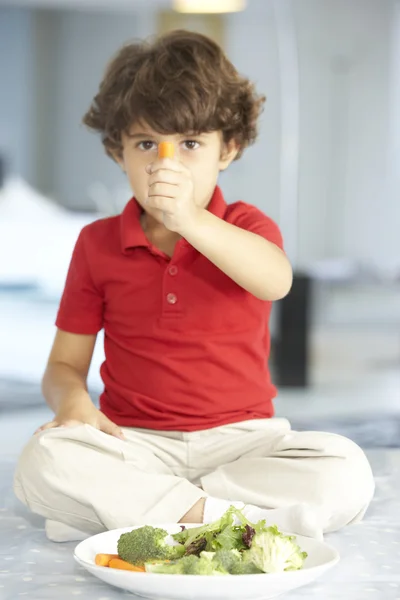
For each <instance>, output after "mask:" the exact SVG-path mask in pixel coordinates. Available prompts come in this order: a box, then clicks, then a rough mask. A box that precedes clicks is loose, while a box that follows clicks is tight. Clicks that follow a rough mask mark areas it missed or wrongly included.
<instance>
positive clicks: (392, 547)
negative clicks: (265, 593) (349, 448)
mask: <svg viewBox="0 0 400 600" xmlns="http://www.w3.org/2000/svg"><path fill="white" fill-rule="evenodd" d="M368 457H369V459H370V461H371V464H372V467H373V470H374V473H375V477H376V482H377V492H376V496H375V498H374V501H373V502H372V505H371V507H370V509H369V511H368V514H367V517H366V519H365V521H364V522H363V523H362V524H360V525H356V526H353V527H348V528H347V529H344V530H343V531H341V532H338V533H334V534H330V535H328V536H326V540H327V541H328V542H329V543H330V544H331V545H333V546H335V547H336V548H337V549H338V550H339V552H340V554H341V557H342V560H341V562H340V563H339V565H338V566H337V567H335V568H334V569H332V570H331V571H329V572H328V573H327V574H326V575H325V576H324V577H323V578H321V579H320V580H318V581H317V582H316V583H315V584H313V585H309V586H306V587H304V588H300V589H298V590H295V591H293V592H290V593H288V594H286V595H285V596H284V598H287V600H300V599H305V598H307V600H313V599H317V598H318V600H321V599H322V598H323V599H324V600H325V599H327V600H330V599H336V598H337V599H339V598H340V600H368V599H371V600H378V599H379V600H400V450H394V449H392V450H388V449H382V450H370V451H369V452H368ZM13 470H14V461H13V460H11V459H10V460H8V461H7V460H4V459H3V461H2V462H0V600H18V599H19V598H23V597H24V596H25V597H27V598H29V600H47V599H51V600H53V599H54V598H57V600H71V599H73V598H75V597H76V598H82V599H83V598H84V599H85V600H121V599H123V598H128V597H129V598H134V597H135V596H133V595H132V594H128V593H126V592H123V591H119V590H115V589H114V588H111V587H109V586H107V585H106V584H103V583H102V582H100V581H99V580H97V579H96V578H94V577H92V576H91V575H90V574H88V573H87V572H86V571H85V570H84V569H82V568H81V567H79V566H78V565H77V564H76V563H75V561H74V560H73V556H72V555H73V549H74V547H75V544H74V543H68V544H53V543H51V542H48V541H47V540H46V537H45V534H44V529H43V520H42V519H41V518H40V517H36V516H33V515H30V514H28V512H27V511H26V510H25V508H24V507H23V506H22V505H20V504H19V503H18V502H17V501H16V500H14V497H13V495H12V492H11V481H12V473H13ZM224 600H229V598H226V599H224Z"/></svg>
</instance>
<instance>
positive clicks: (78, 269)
mask: <svg viewBox="0 0 400 600" xmlns="http://www.w3.org/2000/svg"><path fill="white" fill-rule="evenodd" d="M86 234H87V230H86V228H84V229H83V230H82V231H81V233H80V234H79V237H78V240H77V242H76V244H75V248H74V251H73V253H72V258H71V262H70V265H69V269H68V274H67V279H66V282H65V287H64V292H63V295H62V297H61V302H60V306H59V309H58V314H57V319H56V326H57V327H58V328H59V329H62V330H63V331H68V332H69V333H78V334H88V335H89V334H96V333H98V332H99V331H100V330H101V329H102V328H103V306H104V302H103V295H102V293H101V292H100V291H99V289H98V288H97V287H96V286H95V284H94V283H93V279H92V276H91V273H90V266H89V261H88V256H87V251H86V240H85V237H86Z"/></svg>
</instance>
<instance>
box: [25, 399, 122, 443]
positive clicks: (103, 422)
mask: <svg viewBox="0 0 400 600" xmlns="http://www.w3.org/2000/svg"><path fill="white" fill-rule="evenodd" d="M83 424H87V425H91V426H92V427H95V428H96V429H98V430H99V431H103V432H104V433H108V435H112V436H114V437H117V438H119V439H121V440H125V439H126V438H125V436H124V434H123V433H122V431H121V429H120V428H119V427H118V425H116V424H115V423H113V422H112V421H110V419H108V418H107V417H106V416H105V415H103V413H102V412H100V411H99V410H98V409H97V408H96V407H94V406H93V408H91V409H89V410H87V409H86V410H79V408H75V409H72V410H71V409H69V410H64V411H60V412H59V414H57V415H56V416H55V417H54V419H53V421H50V422H49V423H45V424H44V425H42V427H39V429H37V430H36V431H35V435H36V434H37V433H39V432H40V431H45V430H46V429H53V428H56V427H76V426H78V425H83Z"/></svg>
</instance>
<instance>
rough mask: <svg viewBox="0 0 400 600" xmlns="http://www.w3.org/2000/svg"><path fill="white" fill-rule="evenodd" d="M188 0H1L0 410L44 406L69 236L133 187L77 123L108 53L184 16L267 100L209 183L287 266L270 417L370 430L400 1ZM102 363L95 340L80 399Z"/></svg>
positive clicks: (388, 375)
mask: <svg viewBox="0 0 400 600" xmlns="http://www.w3.org/2000/svg"><path fill="white" fill-rule="evenodd" d="M177 4H178V3H176V5H175V9H176V8H177ZM183 4H184V2H181V3H180V7H178V8H180V9H181V10H182V11H184V10H190V8H191V7H190V5H191V4H192V5H193V2H192V3H191V2H190V0H189V1H188V2H187V3H186V4H187V6H186V7H184V6H182V5H183ZM197 4H200V8H201V9H203V10H205V13H203V14H191V13H190V12H178V11H177V10H174V6H173V2H172V0H112V1H111V0H0V165H1V168H0V186H1V187H0V412H3V414H4V413H5V411H6V410H7V411H10V410H21V409H24V410H26V411H28V410H31V409H33V408H35V407H38V406H39V405H40V404H41V403H42V399H41V397H40V389H39V384H40V379H41V376H42V373H43V370H44V367H45V363H46V360H47V356H48V353H49V350H50V346H51V343H52V339H53V336H54V333H55V328H54V319H55V315H56V311H57V305H58V301H59V299H60V295H61V293H62V288H63V284H64V278H65V274H66V270H67V267H68V262H69V259H70V255H71V252H72V248H73V245H74V242H75V240H76V238H77V235H78V232H79V230H80V229H81V228H82V227H83V226H84V225H85V224H86V223H88V222H90V221H92V220H94V219H97V218H99V217H102V216H107V215H111V214H115V213H117V212H119V211H120V210H121V209H122V208H123V206H124V204H125V203H126V202H127V201H128V200H129V198H130V191H129V189H128V186H127V183H126V181H125V178H124V176H123V175H122V173H121V171H120V169H118V168H117V167H116V165H115V164H114V163H113V162H112V161H111V160H110V159H109V158H107V157H106V156H105V154H104V153H103V148H102V145H101V143H100V140H99V139H98V138H97V137H96V136H95V135H93V134H91V133H89V132H87V131H86V130H85V128H84V127H83V126H82V125H81V118H82V115H83V114H84V112H85V111H86V109H87V108H88V106H89V104H90V102H91V99H92V97H93V96H94V94H95V93H96V90H97V87H98V84H99V82H100V79H101V77H102V73H103V71H104V68H105V65H106V64H107V62H108V60H109V59H110V58H111V56H112V55H113V54H114V53H115V52H116V51H117V50H118V49H119V47H120V46H121V45H122V44H123V43H124V42H126V41H129V40H133V39H137V38H143V37H147V36H149V35H155V34H158V33H163V32H165V31H167V30H169V29H175V28H187V29H193V30H197V31H200V32H202V33H205V34H208V35H210V36H212V37H214V39H216V40H217V41H218V42H219V43H220V44H221V45H222V46H223V47H224V49H225V51H226V52H227V54H228V56H229V57H230V59H231V60H232V61H233V62H234V64H235V65H236V66H237V68H238V70H239V71H240V72H242V73H243V74H245V75H247V76H248V77H250V78H251V79H253V80H254V81H255V82H256V84H257V87H258V89H259V91H260V92H262V93H264V94H266V95H267V98H268V100H267V105H266V110H265V112H264V115H263V119H262V125H261V131H260V138H259V141H258V143H257V144H256V145H255V146H254V147H252V148H251V149H249V150H248V151H246V153H245V155H244V157H243V159H242V160H241V161H239V162H238V163H236V164H234V165H232V167H231V168H230V169H229V171H228V173H227V174H224V175H223V176H222V177H221V186H222V188H223V190H224V192H225V195H226V198H227V200H228V201H236V200H238V199H243V200H245V201H247V202H250V203H253V204H255V205H257V206H258V207H259V208H260V209H262V210H263V211H265V212H266V213H267V214H268V215H270V216H271V217H272V218H274V219H275V220H276V221H277V222H278V223H279V224H280V226H281V228H282V231H283V234H284V239H285V242H286V250H287V252H288V254H289V256H290V258H291V260H292V262H293V265H294V267H295V272H296V279H295V284H294V288H293V293H292V294H291V295H290V296H289V297H288V299H287V300H285V301H283V302H281V303H277V305H276V306H275V308H274V313H273V319H272V325H271V327H272V331H273V338H274V344H273V352H272V358H271V366H272V370H273V373H274V377H275V381H276V382H277V383H278V384H279V389H280V393H279V398H278V400H277V402H276V409H277V414H279V415H285V416H289V417H290V418H293V419H294V420H295V421H296V420H297V421H298V422H302V421H304V420H306V421H307V422H308V423H309V424H310V423H311V425H312V424H313V423H315V420H316V419H320V422H321V419H331V420H332V419H339V420H340V419H341V420H342V425H343V423H349V422H350V421H351V419H353V421H354V419H356V420H357V419H358V421H357V423H358V425H357V423H355V421H354V423H355V425H354V426H356V425H357V426H358V427H360V426H361V425H360V422H361V420H364V421H363V427H364V429H363V431H364V435H369V433H368V432H369V431H370V429H369V428H370V427H375V429H373V431H372V434H371V436H372V437H373V439H376V436H377V432H376V417H377V415H379V414H385V415H386V416H387V417H388V419H387V420H388V423H389V425H390V423H392V424H393V423H394V418H395V416H398V414H399V411H400V374H399V366H400V236H399V226H400V197H399V193H400V185H399V173H400V170H399V166H400V2H399V1H398V0H248V1H247V2H238V1H236V2H231V3H229V2H222V1H221V2H219V1H218V0H214V1H213V2H212V3H210V2H207V1H206V0H203V1H202V2H200V3H197ZM224 4H225V5H228V4H230V6H223V5H224ZM234 5H236V6H234ZM192 8H193V7H192ZM224 9H226V10H227V11H228V12H226V13H224V12H223V10H224ZM236 9H240V10H237V11H236V12H235V10H236ZM212 11H217V12H216V13H214V14H212ZM218 11H221V12H218ZM102 359H103V351H102V340H101V336H100V339H99V341H98V344H97V347H96V354H95V358H94V362H93V365H92V369H91V373H90V379H89V383H90V388H91V390H92V391H93V393H94V395H96V393H97V392H98V390H100V389H101V381H100V378H99V374H98V370H99V365H100V363H101V361H102ZM32 414H33V413H32ZM38 414H39V413H37V412H36V413H35V415H38ZM41 416H42V415H41ZM41 416H40V418H41ZM35 418H36V417H35ZM37 419H38V420H40V419H39V416H37ZM371 424H372V425H371ZM389 425H388V424H387V427H389ZM365 428H367V429H365ZM365 431H367V433H365ZM382 431H384V432H385V433H384V434H382V435H385V436H387V435H389V434H388V431H389V430H388V429H387V428H386V429H383V430H382ZM378 433H379V432H378ZM354 435H355V436H356V435H358V434H357V433H356V434H354ZM354 435H353V437H354ZM396 443H398V442H396Z"/></svg>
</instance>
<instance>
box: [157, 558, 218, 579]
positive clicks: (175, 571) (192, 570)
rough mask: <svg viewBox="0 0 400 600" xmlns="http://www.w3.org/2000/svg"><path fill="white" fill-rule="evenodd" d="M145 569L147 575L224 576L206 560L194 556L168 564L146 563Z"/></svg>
mask: <svg viewBox="0 0 400 600" xmlns="http://www.w3.org/2000/svg"><path fill="white" fill-rule="evenodd" d="M145 569H146V572H147V573H159V574H163V575H224V573H222V572H221V571H218V570H217V569H216V568H215V566H214V564H213V562H212V561H210V560H208V558H205V557H203V558H199V557H198V556H195V555H194V554H191V555H190V556H184V557H183V558H180V559H179V560H175V561H172V562H170V563H146V564H145Z"/></svg>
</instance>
